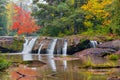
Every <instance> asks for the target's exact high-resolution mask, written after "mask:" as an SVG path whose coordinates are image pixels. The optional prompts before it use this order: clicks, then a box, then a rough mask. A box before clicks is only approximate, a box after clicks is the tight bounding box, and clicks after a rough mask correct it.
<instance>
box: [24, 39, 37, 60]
mask: <svg viewBox="0 0 120 80" xmlns="http://www.w3.org/2000/svg"><path fill="white" fill-rule="evenodd" d="M36 40H37V37H35V38H32V39H31V40H29V39H28V38H25V43H24V47H23V51H22V53H23V60H24V61H27V60H33V58H32V55H31V54H29V53H30V52H31V51H32V48H33V47H34V44H35V42H36Z"/></svg>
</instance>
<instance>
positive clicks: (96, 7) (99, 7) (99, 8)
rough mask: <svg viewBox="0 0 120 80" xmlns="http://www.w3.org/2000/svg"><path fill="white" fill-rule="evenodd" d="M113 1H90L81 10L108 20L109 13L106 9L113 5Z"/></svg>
mask: <svg viewBox="0 0 120 80" xmlns="http://www.w3.org/2000/svg"><path fill="white" fill-rule="evenodd" d="M111 3H112V0H103V1H101V2H100V1H99V0H89V1H88V3H87V4H85V5H83V6H82V7H81V8H82V9H83V10H86V11H89V12H91V13H93V14H94V15H96V17H98V18H99V17H102V18H106V17H108V15H109V13H107V12H106V11H105V10H104V9H105V7H106V6H107V5H109V4H111Z"/></svg>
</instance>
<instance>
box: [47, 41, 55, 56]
mask: <svg viewBox="0 0 120 80" xmlns="http://www.w3.org/2000/svg"><path fill="white" fill-rule="evenodd" d="M56 42H57V39H53V40H52V42H51V44H50V45H49V46H48V48H47V54H54V48H55V45H56Z"/></svg>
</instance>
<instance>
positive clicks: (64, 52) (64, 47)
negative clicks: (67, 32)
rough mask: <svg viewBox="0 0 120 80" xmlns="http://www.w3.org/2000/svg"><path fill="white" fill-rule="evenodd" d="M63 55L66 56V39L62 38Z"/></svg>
mask: <svg viewBox="0 0 120 80" xmlns="http://www.w3.org/2000/svg"><path fill="white" fill-rule="evenodd" d="M62 54H63V56H67V40H66V39H65V40H64V44H63V48H62Z"/></svg>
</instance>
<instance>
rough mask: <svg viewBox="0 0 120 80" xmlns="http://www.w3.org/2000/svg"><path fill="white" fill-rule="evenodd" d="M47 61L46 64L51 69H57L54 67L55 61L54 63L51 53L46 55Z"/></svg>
mask: <svg viewBox="0 0 120 80" xmlns="http://www.w3.org/2000/svg"><path fill="white" fill-rule="evenodd" d="M47 61H48V65H49V66H50V68H51V69H52V71H56V70H57V69H56V63H55V60H54V55H53V54H50V55H47Z"/></svg>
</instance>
